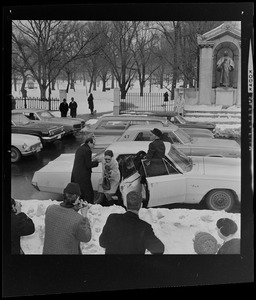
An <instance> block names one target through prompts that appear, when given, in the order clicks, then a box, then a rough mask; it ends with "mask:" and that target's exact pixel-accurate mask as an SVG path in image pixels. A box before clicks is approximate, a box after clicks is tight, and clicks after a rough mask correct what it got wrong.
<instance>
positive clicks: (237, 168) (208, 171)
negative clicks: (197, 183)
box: [189, 156, 241, 179]
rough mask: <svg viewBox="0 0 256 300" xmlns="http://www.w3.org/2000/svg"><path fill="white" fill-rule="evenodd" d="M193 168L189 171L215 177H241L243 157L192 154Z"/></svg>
mask: <svg viewBox="0 0 256 300" xmlns="http://www.w3.org/2000/svg"><path fill="white" fill-rule="evenodd" d="M191 158H192V161H193V168H192V170H191V171H190V172H189V173H190V174H194V175H207V176H213V177H217V178H218V177H220V176H222V177H228V178H229V179H231V178H234V179H236V178H240V176H241V159H240V158H229V157H202V156H192V157H191Z"/></svg>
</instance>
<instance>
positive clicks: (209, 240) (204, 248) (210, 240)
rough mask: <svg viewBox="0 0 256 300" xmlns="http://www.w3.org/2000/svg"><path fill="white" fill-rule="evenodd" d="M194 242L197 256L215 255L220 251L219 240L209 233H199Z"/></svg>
mask: <svg viewBox="0 0 256 300" xmlns="http://www.w3.org/2000/svg"><path fill="white" fill-rule="evenodd" d="M193 242H194V250H195V252H196V253H197V254H215V253H216V252H217V250H218V243H217V240H216V239H215V237H214V236H212V235H211V234H210V233H207V232H197V233H196V235H195V238H194V240H193Z"/></svg>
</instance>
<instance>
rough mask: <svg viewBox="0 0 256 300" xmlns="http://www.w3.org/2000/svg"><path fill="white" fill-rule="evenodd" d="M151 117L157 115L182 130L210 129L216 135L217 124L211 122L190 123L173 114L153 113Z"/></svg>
mask: <svg viewBox="0 0 256 300" xmlns="http://www.w3.org/2000/svg"><path fill="white" fill-rule="evenodd" d="M149 115H156V116H161V117H166V118H167V119H168V120H169V121H170V122H172V123H173V124H174V125H177V126H178V127H180V128H183V129H184V128H202V129H208V130H210V131H212V132H213V133H215V129H216V124H214V123H211V122H201V121H198V122H196V121H188V120H186V118H184V117H183V116H181V115H179V114H173V113H170V112H159V113H152V114H149Z"/></svg>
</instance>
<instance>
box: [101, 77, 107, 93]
mask: <svg viewBox="0 0 256 300" xmlns="http://www.w3.org/2000/svg"><path fill="white" fill-rule="evenodd" d="M102 92H106V78H103V79H102Z"/></svg>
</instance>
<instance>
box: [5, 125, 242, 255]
mask: <svg viewBox="0 0 256 300" xmlns="http://www.w3.org/2000/svg"><path fill="white" fill-rule="evenodd" d="M151 133H152V136H153V137H154V138H153V141H152V142H151V143H150V144H149V147H148V152H147V153H146V155H145V162H146V165H147V167H149V168H152V169H153V170H155V171H157V172H161V167H160V161H162V158H163V156H164V153H165V145H164V142H163V140H162V132H161V131H160V130H159V129H157V128H154V129H153V130H152V132H151ZM94 145H95V137H93V136H91V137H87V138H86V140H85V142H84V143H83V144H82V145H81V146H80V147H79V148H78V149H77V151H76V153H75V158H74V163H73V169H72V174H71V180H70V183H68V184H67V186H66V187H65V188H64V190H63V202H62V203H61V204H60V205H58V204H52V205H50V206H48V207H47V209H46V212H45V237H44V246H43V254H59V255H60V254H82V252H81V248H80V243H81V242H84V243H86V242H89V241H90V240H91V238H92V233H91V226H90V222H89V220H88V218H87V211H88V208H89V205H92V204H94V191H93V187H92V182H91V173H92V168H94V167H97V166H98V165H99V163H102V180H101V181H100V183H99V190H100V191H101V193H103V194H104V195H105V197H106V199H107V200H108V201H111V199H113V197H114V196H115V193H116V191H117V189H118V185H119V182H120V171H119V167H118V162H117V161H116V159H115V158H114V153H113V152H112V151H111V150H106V151H105V152H104V156H103V159H100V158H98V159H92V149H93V147H94ZM143 176H145V174H143V173H142V174H141V178H142V179H141V180H142V183H143ZM104 179H107V180H108V184H109V185H108V186H107V185H105V184H104ZM144 179H145V178H144ZM144 181H145V180H144ZM142 205H143V203H142V195H141V194H140V193H138V192H136V191H130V192H129V193H128V194H127V207H126V212H125V213H124V214H116V213H113V214H110V215H109V217H108V218H107V220H106V223H105V225H104V227H103V230H102V233H101V235H100V237H99V244H100V246H101V247H102V248H105V254H145V252H146V250H148V251H149V252H150V253H151V254H164V251H165V247H164V244H163V242H162V241H161V240H160V239H159V238H158V237H157V236H156V235H155V234H154V231H153V228H152V226H151V225H150V224H149V223H147V222H145V221H143V220H141V219H140V218H139V210H140V209H141V207H142ZM11 208H12V210H11V212H12V218H11V221H12V227H11V236H12V254H24V252H23V251H22V249H21V246H20V237H21V236H25V235H30V234H33V233H34V231H35V226H34V224H33V221H32V220H31V219H30V218H29V217H28V216H27V215H26V214H24V213H22V212H21V206H20V204H19V203H18V202H16V201H15V200H14V199H11ZM216 230H217V232H218V235H219V236H220V238H221V239H222V240H223V241H224V242H223V244H222V245H217V242H216V241H215V239H214V238H213V237H212V236H210V237H209V234H208V236H207V235H205V234H203V235H202V234H199V235H197V237H196V238H195V241H194V243H195V246H194V247H195V252H196V253H198V254H209V249H210V251H211V252H210V253H211V254H239V253H240V239H237V238H234V235H235V234H236V232H237V230H238V227H237V225H236V223H235V222H234V221H233V220H231V219H228V218H221V219H219V220H218V221H217V223H216ZM199 241H201V244H199ZM204 245H206V246H204ZM209 245H210V247H209Z"/></svg>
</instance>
